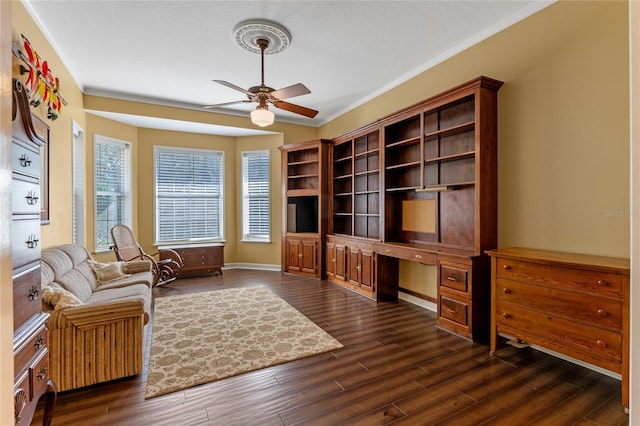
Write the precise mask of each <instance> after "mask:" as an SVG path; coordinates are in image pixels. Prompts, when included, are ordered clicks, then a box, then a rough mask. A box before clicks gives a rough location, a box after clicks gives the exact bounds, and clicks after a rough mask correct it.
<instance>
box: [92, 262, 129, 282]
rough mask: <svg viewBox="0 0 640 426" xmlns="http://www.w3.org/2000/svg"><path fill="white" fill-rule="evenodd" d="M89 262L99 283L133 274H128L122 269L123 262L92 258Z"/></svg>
mask: <svg viewBox="0 0 640 426" xmlns="http://www.w3.org/2000/svg"><path fill="white" fill-rule="evenodd" d="M87 262H89V266H91V269H92V270H93V273H94V274H95V275H96V279H97V280H98V285H102V284H106V283H109V282H111V281H115V280H119V279H121V278H126V277H129V276H131V274H126V273H124V272H123V271H122V262H109V263H102V262H96V261H95V260H91V259H89V260H87Z"/></svg>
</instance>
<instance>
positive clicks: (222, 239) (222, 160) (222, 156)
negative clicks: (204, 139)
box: [153, 145, 226, 246]
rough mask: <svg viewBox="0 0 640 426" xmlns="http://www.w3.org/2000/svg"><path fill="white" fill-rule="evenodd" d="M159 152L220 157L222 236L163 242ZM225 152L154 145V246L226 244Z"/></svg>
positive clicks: (220, 219)
mask: <svg viewBox="0 0 640 426" xmlns="http://www.w3.org/2000/svg"><path fill="white" fill-rule="evenodd" d="M158 152H177V153H183V154H188V153H193V154H196V153H200V154H207V155H211V154H215V155H219V156H220V183H221V185H220V200H219V202H220V218H219V223H220V236H219V237H214V238H207V237H203V238H191V239H186V240H184V239H183V240H161V239H160V238H159V237H160V229H159V225H160V221H159V215H160V210H159V209H158V167H157V155H158ZM225 186H226V182H225V152H224V151H222V150H216V149H200V148H184V147H177V146H165V145H154V147H153V207H154V209H153V210H154V216H153V218H154V224H153V235H154V244H155V245H156V246H173V245H188V244H200V243H224V242H225V234H226V232H225V230H226V224H225Z"/></svg>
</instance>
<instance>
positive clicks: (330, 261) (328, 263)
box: [325, 242, 336, 278]
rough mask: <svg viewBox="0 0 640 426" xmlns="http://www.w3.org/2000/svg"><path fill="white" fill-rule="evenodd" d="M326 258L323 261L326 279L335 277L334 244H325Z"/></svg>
mask: <svg viewBox="0 0 640 426" xmlns="http://www.w3.org/2000/svg"><path fill="white" fill-rule="evenodd" d="M326 247H327V257H326V259H325V270H326V273H327V278H332V277H335V275H336V274H335V272H336V245H335V244H334V243H329V242H327V244H326Z"/></svg>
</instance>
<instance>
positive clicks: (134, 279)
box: [95, 271, 153, 292]
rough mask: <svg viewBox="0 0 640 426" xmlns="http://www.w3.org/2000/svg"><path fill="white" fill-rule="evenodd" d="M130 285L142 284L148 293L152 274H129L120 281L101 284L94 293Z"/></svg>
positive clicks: (151, 282) (151, 283)
mask: <svg viewBox="0 0 640 426" xmlns="http://www.w3.org/2000/svg"><path fill="white" fill-rule="evenodd" d="M132 284H144V285H145V286H146V287H147V291H148V290H149V289H150V288H151V286H152V285H153V274H151V272H150V271H149V272H138V273H137V274H131V276H129V277H127V278H122V279H120V280H115V281H111V282H109V283H106V284H102V285H100V286H98V288H97V289H96V290H95V291H96V292H101V291H103V290H109V289H112V288H118V287H127V286H130V285H132Z"/></svg>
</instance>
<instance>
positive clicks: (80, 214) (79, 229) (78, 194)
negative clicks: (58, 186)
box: [72, 121, 85, 245]
mask: <svg viewBox="0 0 640 426" xmlns="http://www.w3.org/2000/svg"><path fill="white" fill-rule="evenodd" d="M72 151H73V153H72V156H73V182H72V183H73V212H72V214H73V218H72V222H73V242H74V243H77V244H81V245H84V244H85V241H84V167H85V159H84V130H82V128H80V126H78V124H77V123H76V122H75V121H74V122H73V144H72Z"/></svg>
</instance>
